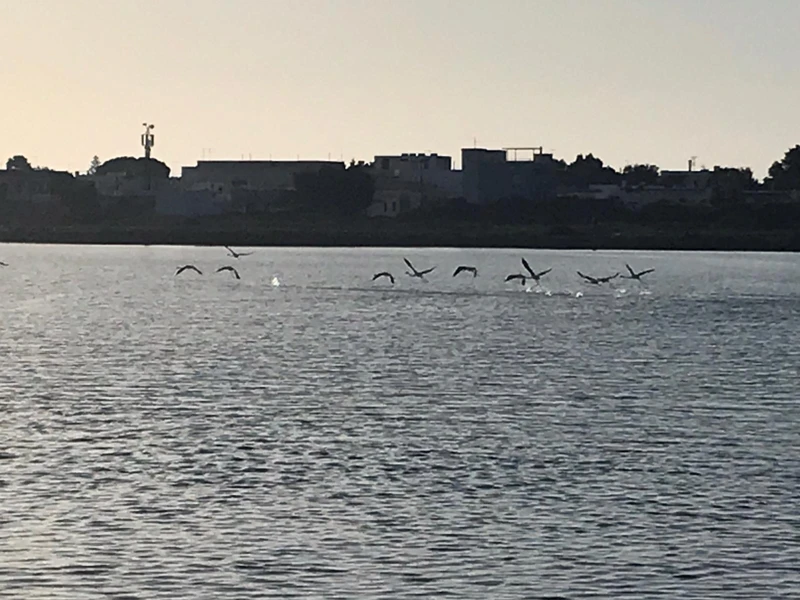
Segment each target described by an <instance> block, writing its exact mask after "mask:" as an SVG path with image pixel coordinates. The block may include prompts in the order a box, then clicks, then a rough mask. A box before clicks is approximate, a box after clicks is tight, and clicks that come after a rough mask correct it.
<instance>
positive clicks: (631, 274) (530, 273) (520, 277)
mask: <svg viewBox="0 0 800 600" xmlns="http://www.w3.org/2000/svg"><path fill="white" fill-rule="evenodd" d="M224 248H225V249H226V250H227V251H228V256H230V257H231V258H235V259H237V260H238V259H239V258H241V257H243V256H249V255H251V254H252V252H237V251H236V250H234V249H233V248H231V247H230V246H224ZM403 261H404V262H405V263H406V266H407V267H408V268H409V269H410V271H406V275H408V276H409V277H412V278H416V279H421V280H422V281H427V279H425V275H428V274H429V273H432V272H433V271H434V269H436V267H435V266H433V267H430V268H427V269H422V270H419V269H417V268H416V267H415V266H414V265H413V264H411V261H410V260H408V259H407V258H403ZM0 266H6V265H5V263H2V262H0ZM522 266H523V268H524V269H525V271H524V272H522V273H512V274H510V275H507V276H506V278H505V281H506V282H508V281H519V282H520V283H521V284H522V285H523V286H524V285H525V284H526V283H527V282H528V281H529V280H532V281H534V282H535V283H536V285H540V281H541V279H542V277H544V276H545V275H547V274H548V273H550V272H551V271H552V270H553V269H552V268H549V269H545V270H544V271H538V272H537V271H534V270H533V268H532V267H531V265H530V264H529V263H528V261H527V260H525V258H524V257H523V258H522ZM625 268H626V269H627V270H628V274H621V273H619V272H616V273H614V274H613V275H605V276H602V277H595V276H594V275H586V274H585V273H581V272H580V271H576V272H577V273H578V276H579V277H580V278H581V279H583V280H584V281H586V282H587V283H590V284H592V285H602V284H604V283H609V282H611V281H612V280H614V279H616V278H617V277H622V278H624V279H632V280H636V281H639V282H641V281H642V277H643V276H645V275H647V274H648V273H652V272H653V271H654V270H655V269H645V270H644V271H634V270H633V268H632V267H631V266H630V265H629V264H627V263H626V264H625ZM184 271H194V272H195V273H197V274H198V275H202V274H203V272H202V271H201V270H200V269H198V268H197V267H196V266H194V265H191V264H188V265H182V266H180V267H178V268H177V270H176V271H175V276H178V275H180V274H181V273H183V272H184ZM223 271H230V273H232V274H233V276H234V277H235V278H236V279H241V276H240V275H239V271H237V270H236V267H232V266H230V265H225V266H222V267H219V268H218V269H217V270H216V271H215V272H216V273H221V272H223ZM461 273H469V274H471V275H472V276H473V277H477V276H478V269H477V267H473V266H471V265H460V266H458V267H456V270H455V271H453V277H458V276H459V275H460V274H461ZM382 278H385V279H388V280H389V281H390V282H391V283H392V285H394V283H395V279H394V275H392V274H391V273H390V272H389V271H381V272H380V273H375V275H373V276H372V281H376V280H378V279H382ZM273 284H275V281H273Z"/></svg>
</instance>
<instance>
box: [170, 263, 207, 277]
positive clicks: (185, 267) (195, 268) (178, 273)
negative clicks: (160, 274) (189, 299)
mask: <svg viewBox="0 0 800 600" xmlns="http://www.w3.org/2000/svg"><path fill="white" fill-rule="evenodd" d="M187 270H188V271H195V272H196V273H197V274H198V275H202V274H203V272H202V271H201V270H200V269H198V268H197V267H195V266H194V265H183V266H182V267H178V270H177V271H175V275H180V274H181V273H183V272H184V271H187Z"/></svg>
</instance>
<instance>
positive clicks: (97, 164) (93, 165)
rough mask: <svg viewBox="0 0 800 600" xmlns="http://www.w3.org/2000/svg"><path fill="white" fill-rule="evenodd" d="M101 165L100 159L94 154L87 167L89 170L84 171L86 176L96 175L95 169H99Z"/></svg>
mask: <svg viewBox="0 0 800 600" xmlns="http://www.w3.org/2000/svg"><path fill="white" fill-rule="evenodd" d="M101 164H103V163H102V162H100V158H99V157H98V156H97V155H96V154H95V155H94V156H93V157H92V162H91V164H90V165H89V170H88V171H86V174H87V175H95V174H96V173H97V169H98V168H99V167H100V165H101Z"/></svg>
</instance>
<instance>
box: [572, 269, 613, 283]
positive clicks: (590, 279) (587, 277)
mask: <svg viewBox="0 0 800 600" xmlns="http://www.w3.org/2000/svg"><path fill="white" fill-rule="evenodd" d="M577 273H578V275H580V276H581V277H583V278H584V279H585V280H586V281H588V282H589V283H591V284H592V285H600V284H601V283H608V282H609V281H611V280H612V279H616V278H617V277H619V273H614V274H613V275H609V276H608V277H592V276H591V275H584V274H583V273H581V272H580V271H577Z"/></svg>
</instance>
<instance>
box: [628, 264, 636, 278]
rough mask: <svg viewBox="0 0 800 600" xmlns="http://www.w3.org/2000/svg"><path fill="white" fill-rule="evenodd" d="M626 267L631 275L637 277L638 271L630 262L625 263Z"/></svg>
mask: <svg viewBox="0 0 800 600" xmlns="http://www.w3.org/2000/svg"><path fill="white" fill-rule="evenodd" d="M625 268H626V269H628V273H630V274H631V277H636V272H635V271H634V270H633V269H631V266H630V265H629V264H628V263H625Z"/></svg>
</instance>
